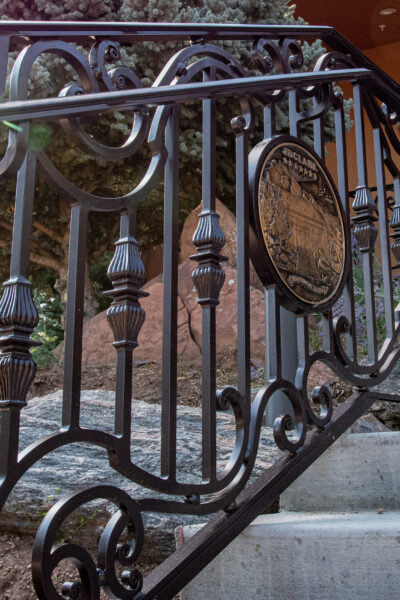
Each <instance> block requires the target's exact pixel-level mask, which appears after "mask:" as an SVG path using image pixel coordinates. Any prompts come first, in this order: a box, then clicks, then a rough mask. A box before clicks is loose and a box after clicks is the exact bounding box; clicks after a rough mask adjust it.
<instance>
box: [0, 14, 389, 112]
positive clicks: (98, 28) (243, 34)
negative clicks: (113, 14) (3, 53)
mask: <svg viewBox="0 0 400 600" xmlns="http://www.w3.org/2000/svg"><path fill="white" fill-rule="evenodd" d="M1 37H3V38H4V37H5V38H9V42H10V47H12V46H13V45H15V44H18V43H19V42H21V41H23V42H25V43H26V41H32V42H34V41H39V40H46V39H63V40H68V41H69V42H76V43H84V42H85V41H87V40H88V39H89V40H90V39H93V38H95V39H97V40H101V39H107V38H112V39H113V40H114V41H118V42H134V41H168V40H169V41H172V40H173V41H185V40H186V41H189V42H190V41H192V42H194V41H199V40H204V41H224V40H256V39H259V38H266V39H279V38H285V37H296V38H297V37H298V38H301V39H316V38H320V39H321V40H322V41H323V42H324V43H326V44H328V45H329V46H330V47H331V48H332V49H333V50H335V51H337V52H341V53H342V54H345V55H347V56H348V57H349V58H350V59H351V60H352V61H353V62H354V63H355V65H356V66H357V67H358V68H363V69H368V70H369V71H371V73H372V75H373V76H372V77H371V80H372V81H373V85H374V88H375V89H374V92H375V93H376V92H377V90H378V89H379V94H378V95H379V97H380V98H381V99H382V100H383V101H385V102H387V103H389V104H391V105H394V106H400V85H399V84H398V83H397V82H396V81H395V80H394V79H392V77H390V76H389V75H388V74H387V73H385V72H384V71H383V70H382V69H380V68H379V67H378V66H377V65H376V64H375V63H374V62H372V61H371V60H370V59H369V58H367V56H365V55H364V54H363V53H362V52H361V51H360V50H358V49H357V48H356V47H355V46H353V44H352V43H351V42H350V41H349V40H347V39H346V38H345V37H344V36H343V35H342V34H340V33H339V32H338V31H336V29H334V28H333V27H328V26H323V25H290V24H288V25H260V24H257V25H238V24H234V23H225V24H219V23H210V24H209V23H140V22H132V23H124V22H109V23H107V22H98V23H94V22H87V21H48V22H46V21H13V20H10V21H2V22H0V38H1Z"/></svg>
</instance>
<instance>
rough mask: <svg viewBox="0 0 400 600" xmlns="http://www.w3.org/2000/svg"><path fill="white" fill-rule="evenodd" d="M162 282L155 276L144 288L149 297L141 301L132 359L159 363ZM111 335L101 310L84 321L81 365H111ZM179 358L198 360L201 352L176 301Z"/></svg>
mask: <svg viewBox="0 0 400 600" xmlns="http://www.w3.org/2000/svg"><path fill="white" fill-rule="evenodd" d="M163 287H164V286H163V283H162V282H161V281H159V278H158V277H157V278H156V280H154V281H153V282H149V283H148V284H147V285H146V291H147V292H148V293H149V296H148V297H146V298H142V299H141V302H140V303H141V306H142V307H143V309H144V311H145V313H146V319H145V321H144V324H143V326H142V329H141V330H140V333H139V338H138V342H139V346H138V347H137V348H136V349H135V350H134V353H133V358H134V360H148V361H153V362H160V361H161V351H162V295H163ZM113 341H114V340H113V336H112V332H111V329H110V326H109V325H108V322H107V318H106V311H103V312H101V313H99V314H98V315H96V316H95V317H93V319H90V320H89V321H86V322H85V323H84V326H83V349H82V364H83V365H104V364H108V363H114V362H115V360H116V350H115V348H114V346H113V345H112V343H113ZM178 355H179V356H181V357H183V358H185V359H187V360H191V361H195V360H200V350H199V348H198V346H197V345H196V344H195V342H194V341H193V339H192V337H191V335H190V330H189V317H188V313H187V311H186V309H185V307H184V305H183V303H182V300H181V299H180V298H178Z"/></svg>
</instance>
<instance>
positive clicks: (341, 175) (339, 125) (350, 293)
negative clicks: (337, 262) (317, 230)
mask: <svg viewBox="0 0 400 600" xmlns="http://www.w3.org/2000/svg"><path fill="white" fill-rule="evenodd" d="M341 98H342V97H341V95H340V98H338V99H339V102H340V104H339V106H338V107H337V108H336V109H335V134H336V164H337V177H338V189H339V196H340V200H341V202H342V207H343V212H344V215H345V232H346V244H347V248H346V250H347V253H348V255H349V256H351V250H352V248H351V228H350V204H349V188H348V177H347V155H346V133H345V126H344V112H343V102H342V101H341ZM349 263H350V264H349V273H348V276H347V280H346V283H345V287H344V291H343V314H344V315H345V317H346V318H347V320H348V321H349V323H350V328H351V329H350V331H349V333H347V334H346V351H347V354H348V356H349V357H350V358H351V359H354V360H356V357H357V343H356V342H357V337H356V330H355V314H354V303H353V297H354V289H353V288H354V285H353V261H352V260H350V261H349Z"/></svg>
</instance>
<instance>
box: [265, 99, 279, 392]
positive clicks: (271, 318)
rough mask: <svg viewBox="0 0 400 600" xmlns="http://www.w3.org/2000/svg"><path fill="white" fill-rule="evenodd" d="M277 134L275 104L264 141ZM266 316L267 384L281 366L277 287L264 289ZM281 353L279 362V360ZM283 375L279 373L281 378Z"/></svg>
mask: <svg viewBox="0 0 400 600" xmlns="http://www.w3.org/2000/svg"><path fill="white" fill-rule="evenodd" d="M274 134H275V104H273V103H272V102H271V104H266V105H265V106H264V139H269V138H271V137H272V136H273V135H274ZM264 314H265V383H268V382H269V381H272V380H274V379H276V377H277V376H278V370H277V366H278V364H279V369H280V364H281V359H280V338H278V336H277V332H278V331H279V328H278V329H277V320H278V321H279V306H278V309H277V297H276V290H275V286H271V287H269V288H264ZM278 353H279V360H278ZM280 376H281V373H280V372H279V377H280Z"/></svg>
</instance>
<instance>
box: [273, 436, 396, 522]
mask: <svg viewBox="0 0 400 600" xmlns="http://www.w3.org/2000/svg"><path fill="white" fill-rule="evenodd" d="M280 506H281V508H282V509H285V510H299V511H305V512H312V511H320V510H322V511H346V510H348V511H359V510H376V509H378V508H383V509H388V510H400V432H399V431H390V432H384V433H383V432H379V433H352V434H345V435H343V436H342V437H340V438H339V439H338V440H337V441H336V442H335V443H334V444H333V445H332V446H331V447H330V448H329V449H328V450H327V451H326V452H325V453H324V454H323V455H322V456H321V457H320V458H319V459H318V460H316V461H315V463H313V464H312V465H311V467H310V468H309V469H307V471H305V472H304V473H303V474H302V475H301V476H300V477H299V478H298V479H296V481H295V482H294V483H293V484H292V485H291V486H290V487H289V488H288V489H287V490H286V491H285V492H284V493H283V494H282V495H281V497H280Z"/></svg>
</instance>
